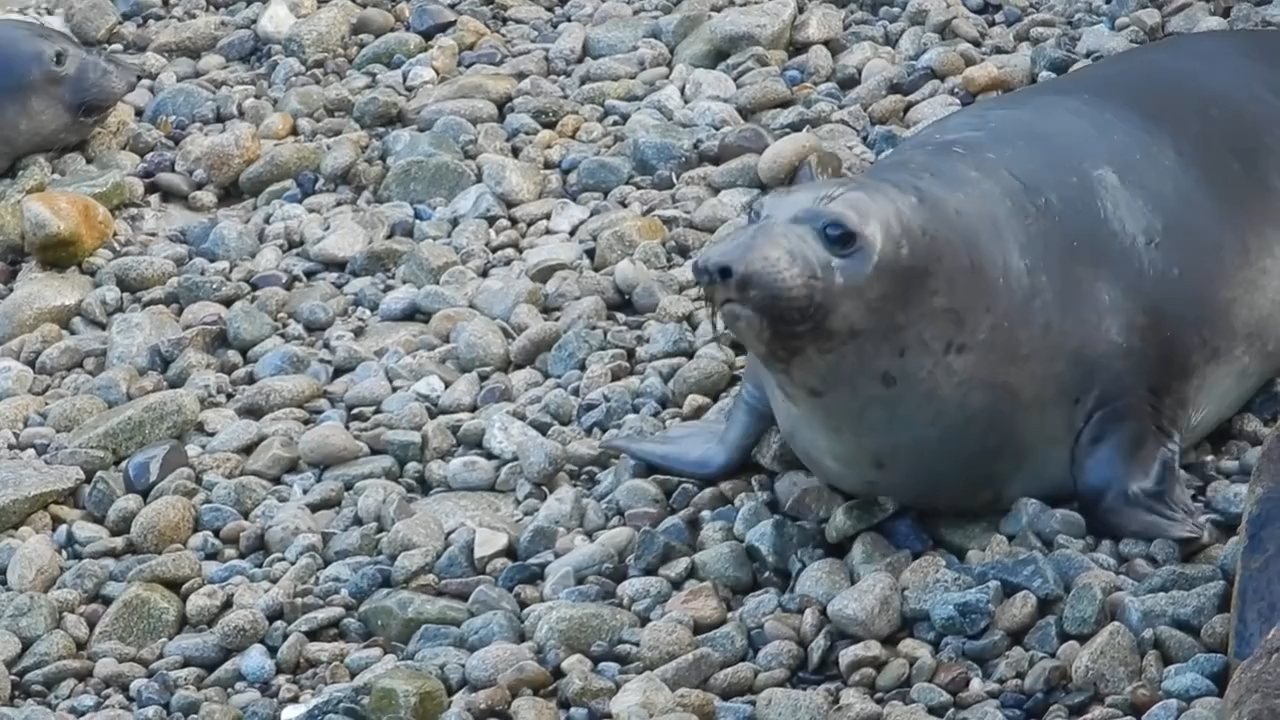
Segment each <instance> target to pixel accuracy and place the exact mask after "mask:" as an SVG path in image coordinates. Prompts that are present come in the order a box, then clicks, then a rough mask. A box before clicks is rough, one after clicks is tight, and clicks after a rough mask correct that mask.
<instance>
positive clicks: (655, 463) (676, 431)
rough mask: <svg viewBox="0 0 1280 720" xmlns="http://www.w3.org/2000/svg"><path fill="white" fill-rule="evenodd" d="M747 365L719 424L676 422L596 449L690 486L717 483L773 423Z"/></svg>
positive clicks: (762, 390) (759, 388) (749, 454)
mask: <svg viewBox="0 0 1280 720" xmlns="http://www.w3.org/2000/svg"><path fill="white" fill-rule="evenodd" d="M754 375H755V371H754V369H753V367H752V365H751V364H748V365H747V369H746V371H745V372H744V373H743V376H742V388H741V390H739V392H738V396H737V397H736V398H734V399H733V406H732V407H731V408H729V417H728V418H727V419H726V420H725V421H724V422H720V421H712V420H692V421H688V422H678V423H675V424H674V425H672V426H671V427H669V428H667V429H666V430H663V431H662V432H660V433H658V434H656V435H653V436H647V437H642V436H637V435H628V436H625V437H613V438H610V439H608V440H605V441H604V442H602V443H600V447H602V448H604V449H606V450H614V451H617V452H622V453H626V454H627V455H630V456H631V457H633V458H635V459H637V460H639V461H641V462H643V463H645V464H646V465H649V466H651V467H654V468H657V469H658V470H661V471H662V472H667V473H672V474H675V475H680V476H683V477H689V478H693V479H695V480H719V479H720V478H722V477H724V476H725V475H727V474H729V473H730V472H732V471H733V470H735V469H736V468H737V467H738V466H740V465H742V464H743V463H744V462H746V460H747V458H749V457H750V456H751V450H752V449H753V448H755V446H756V443H758V442H760V438H761V437H763V436H764V434H765V431H767V430H768V429H769V426H770V425H771V424H772V423H773V411H772V410H771V409H770V407H769V398H768V396H767V395H765V392H764V388H762V387H761V386H760V383H759V381H758V380H757V379H755V377H754Z"/></svg>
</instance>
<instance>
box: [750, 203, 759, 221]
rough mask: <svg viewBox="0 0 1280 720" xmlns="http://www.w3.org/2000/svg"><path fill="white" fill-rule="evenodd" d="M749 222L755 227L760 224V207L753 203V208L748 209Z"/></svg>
mask: <svg viewBox="0 0 1280 720" xmlns="http://www.w3.org/2000/svg"><path fill="white" fill-rule="evenodd" d="M747 222H748V223H751V224H753V225H754V224H755V223H758V222H760V205H758V204H756V203H752V205H751V207H749V208H747Z"/></svg>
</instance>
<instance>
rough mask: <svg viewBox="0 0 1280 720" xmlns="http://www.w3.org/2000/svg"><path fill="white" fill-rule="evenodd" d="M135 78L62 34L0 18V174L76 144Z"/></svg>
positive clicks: (126, 67)
mask: <svg viewBox="0 0 1280 720" xmlns="http://www.w3.org/2000/svg"><path fill="white" fill-rule="evenodd" d="M140 77H141V76H140V74H139V72H138V70H137V69H136V68H135V67H133V66H131V65H129V64H128V63H126V62H124V61H123V60H120V59H117V58H114V57H111V56H109V55H107V54H106V53H103V52H100V51H97V50H92V49H89V48H86V47H84V46H83V45H81V44H80V43H78V42H77V41H76V40H75V38H73V37H71V36H70V35H67V34H66V33H63V32H59V31H58V30H55V29H53V28H51V27H47V26H45V25H43V24H40V23H37V22H32V21H27V20H18V19H16V18H12V17H9V18H0V173H5V172H8V171H9V169H10V168H11V167H12V166H13V164H14V163H15V162H16V161H18V160H20V159H21V158H23V157H25V156H27V155H31V154H34V153H41V152H50V151H54V150H65V149H68V148H71V147H74V146H75V145H78V144H79V143H81V142H83V141H84V140H85V138H87V137H89V133H90V132H92V131H93V129H94V128H95V127H96V126H97V124H98V123H99V122H100V121H101V120H102V119H103V118H104V117H106V115H107V114H108V113H110V112H111V110H112V108H114V107H115V105H116V103H117V102H119V101H120V99H121V98H123V97H124V96H125V94H126V93H128V92H129V91H131V90H133V89H134V87H135V86H137V84H138V80H139V79H140Z"/></svg>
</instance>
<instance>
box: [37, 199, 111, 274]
mask: <svg viewBox="0 0 1280 720" xmlns="http://www.w3.org/2000/svg"><path fill="white" fill-rule="evenodd" d="M114 232H115V220H114V219H112V217H111V211H110V210H108V209H107V208H106V207H104V206H103V205H102V203H99V202H98V201H97V200H94V199H93V198H91V197H89V196H87V195H81V194H80V193H74V192H66V191H63V190H46V191H44V192H38V193H32V194H30V195H28V196H26V197H24V198H22V239H23V247H24V248H25V249H26V251H27V254H28V255H30V256H31V257H33V258H35V259H36V260H37V261H39V262H40V264H42V265H45V266H46V267H51V268H65V267H71V266H74V265H78V264H80V263H81V262H82V261H84V259H85V258H87V257H89V256H90V255H92V254H93V251H95V250H97V249H98V248H100V247H102V244H103V243H105V242H106V241H107V238H110V237H111V236H112V234H113V233H114Z"/></svg>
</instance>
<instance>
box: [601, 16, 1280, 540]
mask: <svg viewBox="0 0 1280 720" xmlns="http://www.w3.org/2000/svg"><path fill="white" fill-rule="evenodd" d="M1271 32H1272V31H1235V32H1207V33H1196V34H1192V35H1186V36H1179V37H1173V38H1169V39H1166V40H1162V41H1160V42H1158V43H1152V44H1150V45H1147V46H1143V47H1141V48H1137V49H1135V50H1131V51H1127V52H1125V53H1121V54H1119V55H1116V56H1113V57H1109V58H1107V59H1105V60H1103V61H1101V62H1098V63H1095V64H1093V65H1090V66H1087V67H1084V68H1082V69H1080V70H1078V71H1076V72H1072V73H1069V74H1067V75H1065V76H1063V77H1060V78H1056V79H1054V80H1051V81H1048V82H1045V83H1040V84H1036V85H1033V86H1031V87H1028V88H1025V89H1023V90H1019V91H1016V92H1013V93H1010V94H1007V95H1004V96H1002V97H998V98H994V99H991V100H984V101H981V102H979V103H976V104H974V105H972V106H970V107H968V108H966V109H964V110H961V111H959V112H956V113H953V114H952V115H949V116H947V117H945V118H943V119H941V120H938V121H936V122H934V123H933V124H931V125H929V126H927V127H926V128H925V129H924V130H922V131H921V132H919V133H918V134H916V135H914V136H913V137H911V138H908V139H907V140H905V141H904V142H903V143H902V145H900V146H899V147H898V148H897V149H896V150H894V151H893V152H892V153H890V154H889V155H887V156H885V157H882V158H881V159H880V160H878V161H877V162H876V163H875V164H874V165H872V166H871V167H870V168H869V169H868V170H867V171H866V172H865V173H863V174H862V175H860V176H857V177H853V178H847V179H832V180H823V181H816V182H812V183H808V184H805V185H801V186H797V187H794V188H791V189H789V190H787V191H784V192H778V193H775V194H771V195H769V196H768V197H767V198H766V199H765V200H764V201H763V202H762V203H761V204H760V207H759V210H758V213H755V214H754V217H753V218H752V221H751V222H748V223H747V224H745V226H743V227H741V228H739V229H737V230H735V231H734V232H732V233H731V234H730V235H729V236H727V237H726V238H725V239H724V240H722V241H720V242H717V243H715V244H713V245H712V246H710V247H708V248H706V249H705V250H704V251H703V252H702V254H701V255H700V256H699V257H698V258H697V259H696V260H695V261H694V264H693V272H694V275H695V277H696V278H697V279H698V281H699V283H700V284H701V285H702V286H703V288H704V290H705V292H706V294H707V296H708V298H709V299H710V300H712V301H713V302H715V303H717V305H718V309H719V313H720V316H721V317H722V318H723V321H724V323H725V325H726V326H727V327H728V328H729V330H731V331H732V333H733V334H734V335H735V336H736V337H737V339H738V340H739V341H740V342H741V343H742V344H743V345H744V346H745V347H746V348H747V350H748V353H749V358H748V366H747V371H746V372H745V373H744V378H743V382H742V389H741V392H740V393H739V395H738V397H737V399H736V401H735V403H734V405H733V407H732V408H731V410H730V413H729V417H728V419H727V422H725V423H715V422H710V421H700V422H690V423H676V424H674V425H673V426H672V427H671V428H670V429H668V430H667V431H665V432H663V433H660V434H658V435H656V436H654V437H612V438H610V439H608V440H606V441H605V442H604V443H603V445H604V446H605V447H606V448H611V449H614V450H619V451H622V452H626V453H628V454H630V455H632V456H633V457H635V458H637V459H639V460H641V461H644V462H645V463H647V464H649V465H651V466H653V467H655V468H658V469H661V470H664V471H666V472H671V473H676V474H680V475H685V476H689V477H695V478H705V479H715V478H720V477H723V476H724V475H726V474H727V473H729V472H732V471H733V470H734V469H735V468H736V467H738V466H739V465H741V464H742V463H744V462H745V461H746V460H747V459H748V458H749V456H750V452H751V450H752V448H753V446H754V445H755V443H756V442H757V441H758V440H759V438H760V437H761V436H762V435H763V433H764V432H765V430H767V428H768V426H769V424H770V423H777V425H778V427H779V430H780V431H781V434H782V435H783V437H784V438H785V439H786V440H787V442H788V444H789V445H791V447H792V449H793V450H794V451H795V454H796V455H797V457H799V458H800V459H801V460H802V461H803V462H804V463H805V465H806V466H807V467H808V469H809V470H810V471H812V472H813V473H814V474H815V475H816V476H817V477H819V478H820V479H821V480H823V481H824V482H826V483H828V484H830V485H832V486H834V487H836V488H838V489H840V490H842V491H844V492H847V493H850V494H853V495H880V496H887V497H891V498H894V499H896V500H898V501H900V502H901V503H902V504H903V505H905V506H907V507H910V508H915V509H918V510H922V511H926V512H938V513H947V514H962V513H969V512H991V511H1000V510H1003V509H1006V508H1007V507H1008V506H1009V504H1011V503H1012V502H1013V501H1014V500H1016V499H1017V498H1019V497H1024V496H1031V497H1038V498H1041V499H1044V500H1046V501H1050V502H1065V501H1068V500H1071V499H1075V500H1077V501H1078V502H1079V506H1080V509H1081V512H1082V513H1083V514H1084V515H1085V517H1086V519H1087V521H1088V523H1089V526H1090V529H1091V530H1092V531H1093V532H1094V533H1095V534H1099V535H1108V536H1119V537H1140V538H1172V539H1179V540H1191V539H1199V538H1201V537H1202V535H1203V532H1204V530H1205V524H1204V519H1203V518H1202V517H1200V513H1199V511H1198V509H1197V508H1196V507H1195V506H1194V505H1193V504H1192V502H1191V493H1190V490H1189V488H1188V487H1187V485H1186V483H1185V482H1184V476H1185V473H1183V472H1182V471H1181V470H1180V468H1179V467H1178V461H1179V455H1180V450H1181V448H1182V447H1185V446H1189V445H1192V444H1194V443H1197V442H1199V441H1200V440H1201V439H1202V438H1204V437H1205V435H1207V434H1208V432H1209V431H1210V430H1212V429H1213V428H1215V427H1217V426H1218V425H1219V424H1221V423H1222V422H1223V421H1224V420H1226V419H1227V418H1229V417H1230V416H1231V415H1232V414H1233V413H1234V412H1235V411H1236V410H1238V409H1239V408H1240V407H1241V406H1242V405H1243V404H1244V403H1245V401H1247V400H1248V399H1249V397H1250V396H1251V395H1252V394H1253V393H1254V392H1255V391H1256V389H1257V388H1258V387H1260V386H1261V385H1262V384H1263V382H1265V381H1266V380H1268V379H1269V378H1272V377H1274V376H1275V375H1276V374H1277V372H1278V371H1280V123H1277V122H1276V118H1278V117H1280V35H1272V34H1270V33H1271ZM1224 108H1229V109H1230V111H1226V110H1219V109H1224ZM1192 139H1194V141H1193V140H1192ZM833 223H834V224H835V225H833ZM836 225H838V226H839V227H838V228H836V229H835V230H833V229H832V228H833V227H836ZM845 231H847V233H851V234H852V235H854V236H856V238H857V242H856V243H854V245H856V248H855V249H853V250H851V251H849V252H845V251H844V250H845V247H844V245H845V244H848V243H844V244H841V243H837V245H839V249H840V252H834V251H833V250H832V247H833V245H832V242H831V238H832V237H837V238H843V237H846V236H845V235H843V234H842V233H844V232H845ZM890 378H892V379H891V380H890ZM815 390H816V391H815Z"/></svg>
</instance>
